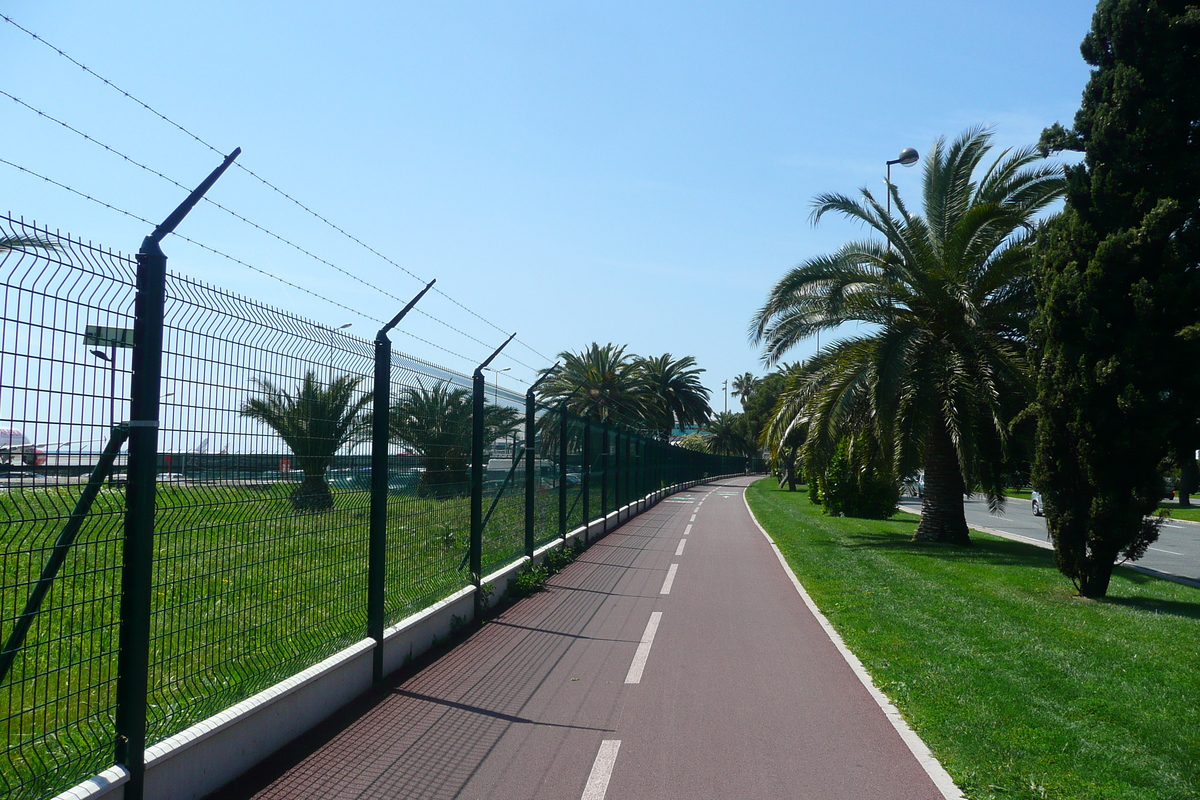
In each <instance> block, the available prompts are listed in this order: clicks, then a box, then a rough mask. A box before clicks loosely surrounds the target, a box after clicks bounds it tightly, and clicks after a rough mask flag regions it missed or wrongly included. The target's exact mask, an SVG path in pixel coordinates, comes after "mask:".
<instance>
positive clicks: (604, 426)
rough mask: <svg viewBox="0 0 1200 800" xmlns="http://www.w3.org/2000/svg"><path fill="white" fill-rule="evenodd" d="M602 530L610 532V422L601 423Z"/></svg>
mask: <svg viewBox="0 0 1200 800" xmlns="http://www.w3.org/2000/svg"><path fill="white" fill-rule="evenodd" d="M600 437H601V438H600V517H601V521H602V523H603V524H602V525H601V526H600V531H601V532H602V533H608V423H607V422H602V423H600Z"/></svg>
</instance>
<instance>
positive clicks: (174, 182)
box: [0, 89, 533, 370]
mask: <svg viewBox="0 0 1200 800" xmlns="http://www.w3.org/2000/svg"><path fill="white" fill-rule="evenodd" d="M0 95H3V96H4V97H7V98H9V99H10V100H12V101H13V102H15V103H17V104H18V105H20V106H22V107H24V108H26V109H28V110H30V111H32V112H33V113H35V114H37V115H38V116H39V117H42V118H43V119H47V120H49V121H51V122H53V123H55V124H56V125H60V126H61V127H63V128H65V129H67V130H69V131H71V132H72V133H74V134H76V135H77V136H81V137H82V138H84V139H85V140H87V141H89V142H91V143H92V144H95V145H97V146H98V147H101V148H103V149H104V150H106V151H108V152H109V153H112V154H113V155H115V156H117V157H118V158H121V159H123V160H124V161H126V162H128V163H130V164H132V165H134V166H135V167H138V168H139V169H142V170H145V171H146V172H148V173H150V174H151V175H154V176H156V177H158V178H161V179H162V180H164V181H166V182H167V183H170V184H171V185H173V186H176V187H178V188H180V189H182V190H183V191H185V192H190V191H191V189H190V188H189V187H188V186H185V185H184V184H182V183H180V182H179V181H177V180H175V179H174V178H171V177H169V176H167V175H164V174H163V173H161V172H159V171H158V170H156V169H154V168H153V167H150V166H148V165H146V164H143V163H142V162H140V161H138V160H137V159H135V158H133V157H131V156H129V155H127V154H125V153H123V152H121V151H120V150H117V149H116V148H115V147H112V146H110V145H108V144H105V143H104V142H102V141H100V140H99V139H97V138H95V137H94V136H91V135H90V134H88V133H86V132H85V131H81V130H79V129H78V128H76V127H74V126H73V125H71V124H69V123H67V122H64V121H62V120H60V119H58V118H57V117H55V116H53V115H51V114H48V113H46V112H45V111H42V110H41V109H39V108H36V107H34V106H32V105H30V104H29V103H26V102H25V101H24V100H22V99H21V98H19V97H16V96H15V95H12V94H10V93H8V92H6V91H4V90H3V89H0ZM201 199H202V200H203V201H204V202H206V203H209V204H211V205H213V206H216V207H217V208H219V209H221V210H222V211H224V212H225V213H226V214H229V215H230V216H232V217H234V218H235V219H237V220H240V221H241V222H244V223H245V224H247V225H249V226H251V227H252V228H254V229H255V230H258V231H260V232H262V233H265V234H266V235H268V236H270V237H272V238H273V239H275V240H277V241H279V242H281V243H283V244H286V245H288V246H289V247H291V248H293V249H294V250H296V251H298V252H300V253H303V254H304V255H306V256H308V257H309V258H311V259H313V260H314V261H317V262H318V263H321V264H324V265H325V266H327V267H329V268H330V269H332V270H335V271H336V272H339V273H341V274H342V275H345V276H346V277H348V278H350V279H351V280H354V281H357V282H358V283H360V284H362V285H363V286H366V287H368V288H370V289H374V290H375V291H376V292H379V294H381V295H383V296H384V297H388V298H390V299H392V300H395V301H396V302H398V303H404V302H405V299H404V298H402V297H398V296H396V295H394V294H392V293H391V292H389V291H387V290H386V289H383V288H381V287H379V286H376V285H375V284H373V283H371V282H370V281H368V280H365V279H363V278H361V277H359V276H357V275H355V274H354V273H352V272H350V271H349V270H346V269H343V268H342V267H339V266H338V265H337V264H334V263H333V262H331V261H329V260H327V259H324V258H322V257H321V256H319V255H317V254H315V253H313V252H310V251H309V250H307V249H305V248H304V247H302V246H300V245H298V244H296V243H295V242H293V241H291V240H289V239H287V238H285V237H283V236H280V235H279V234H277V233H275V232H274V231H272V230H268V229H267V228H264V227H263V226H261V225H259V224H258V223H257V222H254V221H253V220H251V219H247V218H246V217H244V216H242V215H241V214H239V213H238V212H236V211H234V210H233V209H231V208H228V207H226V206H224V205H222V204H221V203H219V202H217V201H216V200H213V199H211V198H210V197H208V196H205V197H203V198H201ZM226 257H228V256H226ZM331 302H332V301H331ZM421 313H422V314H424V315H425V316H426V317H427V318H429V319H431V320H433V321H435V322H437V323H439V324H441V325H443V326H445V327H446V328H449V329H450V330H452V331H454V332H455V333H458V334H459V335H461V336H463V337H465V338H467V339H470V340H471V341H473V342H475V343H476V344H479V345H482V346H483V347H485V348H486V347H490V346H491V345H490V344H489V343H487V342H485V341H483V340H481V339H478V338H476V337H474V336H472V335H471V334H469V333H467V332H465V331H462V330H459V329H458V328H456V327H455V326H454V325H452V324H450V323H449V322H446V321H445V320H443V319H441V318H439V317H436V316H434V315H433V314H430V313H428V312H425V311H422V312H421ZM509 358H510V360H512V361H513V362H515V363H517V364H520V365H521V366H523V367H525V368H526V369H530V370H532V369H533V367H531V366H529V365H528V364H523V363H522V362H520V361H519V360H517V359H516V358H513V357H512V356H509Z"/></svg>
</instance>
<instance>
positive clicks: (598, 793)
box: [581, 739, 621, 800]
mask: <svg viewBox="0 0 1200 800" xmlns="http://www.w3.org/2000/svg"><path fill="white" fill-rule="evenodd" d="M620 749H621V740H620V739H605V740H604V741H602V742H600V752H598V753H596V760H595V762H593V763H592V774H591V775H588V779H587V785H586V786H584V787H583V797H582V798H581V800H604V795H605V794H606V793H607V792H608V780H609V778H611V777H612V771H613V766H614V765H615V764H616V763H617V751H618V750H620Z"/></svg>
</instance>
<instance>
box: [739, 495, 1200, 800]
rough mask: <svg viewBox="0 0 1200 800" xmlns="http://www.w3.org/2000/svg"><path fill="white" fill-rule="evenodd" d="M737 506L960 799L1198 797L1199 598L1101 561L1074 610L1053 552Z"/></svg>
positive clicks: (794, 505)
mask: <svg viewBox="0 0 1200 800" xmlns="http://www.w3.org/2000/svg"><path fill="white" fill-rule="evenodd" d="M748 498H749V501H750V505H751V507H752V508H753V509H754V513H755V515H756V516H757V517H758V519H759V522H760V523H761V524H762V525H763V527H765V528H766V529H767V530H768V531H769V532H770V533H771V535H772V537H773V538H774V539H775V541H776V543H777V544H778V545H779V548H780V550H782V551H783V553H784V555H785V557H786V558H787V559H788V562H789V563H790V564H791V566H792V569H793V570H795V572H796V575H797V576H798V577H799V578H800V580H801V582H802V583H804V585H805V588H806V589H807V590H808V591H809V593H810V594H811V595H812V596H813V599H814V600H815V601H816V602H817V604H818V605H819V606H820V607H821V609H822V611H823V612H824V613H825V614H826V615H827V616H828V617H829V620H830V622H831V623H832V624H833V625H834V627H835V628H837V630H838V631H839V632H840V633H841V635H842V636H843V637H844V638H845V640H846V643H847V645H848V646H849V647H850V648H851V649H852V650H853V651H854V652H855V653H856V654H857V655H858V657H859V658H860V659H862V662H863V664H864V665H865V666H866V668H867V670H868V671H869V672H870V673H871V675H872V676H873V678H874V679H875V682H876V684H877V685H878V686H879V688H880V689H882V690H883V691H884V692H885V693H886V694H887V695H888V696H889V697H890V698H891V699H892V701H893V702H895V703H896V705H897V706H898V707H899V708H900V709H901V711H902V712H903V713H904V715H905V717H906V718H907V719H908V721H909V723H910V724H911V725H912V726H913V728H914V729H915V730H916V731H917V733H918V734H919V735H920V736H921V737H922V738H923V739H924V740H925V742H926V743H927V744H928V745H929V746H930V748H931V749H932V750H933V752H934V754H935V755H936V756H937V757H938V759H939V760H940V761H941V762H942V764H943V766H945V768H946V769H947V770H948V771H949V772H950V774H951V775H952V776H953V777H954V779H955V781H956V782H957V783H958V785H959V786H960V787H961V788H962V789H963V791H964V792H965V793H966V795H967V796H968V797H969V798H971V799H972V800H1000V799H1001V798H1036V799H1038V800H1040V799H1041V798H1056V800H1099V799H1100V798H1103V800H1184V799H1185V798H1193V799H1194V798H1200V703H1197V686H1198V684H1197V679H1196V675H1197V665H1200V590H1197V589H1194V588H1191V587H1187V586H1181V585H1179V584H1174V583H1169V582H1166V581H1160V580H1157V579H1154V578H1150V577H1148V576H1145V575H1142V574H1140V573H1136V572H1133V571H1132V570H1125V569H1118V570H1117V572H1116V574H1115V575H1114V576H1113V581H1112V586H1111V588H1110V592H1109V597H1108V599H1106V600H1103V601H1088V600H1081V599H1079V598H1077V597H1075V596H1074V595H1075V591H1074V588H1073V587H1072V586H1071V584H1070V583H1069V582H1068V581H1067V580H1066V579H1065V578H1063V577H1062V576H1061V575H1060V574H1059V573H1058V571H1057V570H1056V569H1055V567H1054V561H1053V554H1052V553H1050V552H1049V551H1045V550H1041V549H1038V548H1035V547H1032V546H1029V545H1025V544H1020V543H1017V542H1012V541H1008V540H1005V539H999V538H996V537H992V536H988V535H986V534H981V533H973V534H972V539H973V540H974V544H973V545H972V546H970V547H951V546H944V545H930V544H917V543H913V542H911V541H909V539H910V538H911V536H912V533H913V530H914V528H915V525H916V519H917V518H916V517H913V516H911V515H908V514H902V515H900V516H898V517H897V518H896V519H893V520H888V521H873V520H858V519H847V518H831V517H826V516H823V515H822V514H821V511H820V509H819V508H816V507H814V506H812V505H811V504H810V503H809V502H808V498H807V495H806V494H805V493H804V492H799V491H798V492H795V493H789V492H786V491H781V490H779V489H777V488H776V487H775V485H774V483H773V482H772V481H767V480H763V481H759V482H757V483H755V484H754V485H753V486H752V487H751V488H750V489H749V492H748Z"/></svg>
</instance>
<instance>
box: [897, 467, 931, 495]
mask: <svg viewBox="0 0 1200 800" xmlns="http://www.w3.org/2000/svg"><path fill="white" fill-rule="evenodd" d="M900 493H901V494H907V495H908V496H909V497H924V496H925V473H924V472H918V473H917V474H916V475H910V476H908V477H907V478H905V479H904V482H903V483H902V484H901V486H900Z"/></svg>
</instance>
